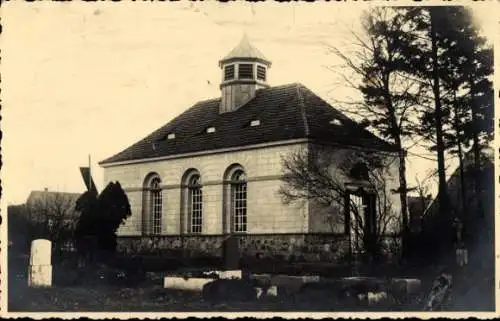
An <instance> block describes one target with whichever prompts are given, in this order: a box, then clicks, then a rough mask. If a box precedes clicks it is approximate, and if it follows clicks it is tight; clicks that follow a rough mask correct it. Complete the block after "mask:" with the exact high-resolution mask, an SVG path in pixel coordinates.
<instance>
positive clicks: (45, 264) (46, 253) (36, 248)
mask: <svg viewBox="0 0 500 321" xmlns="http://www.w3.org/2000/svg"><path fill="white" fill-rule="evenodd" d="M51 257H52V244H51V242H50V241H49V240H43V239H38V240H34V241H33V242H31V254H30V263H29V271H28V286H30V287H50V286H52V262H51Z"/></svg>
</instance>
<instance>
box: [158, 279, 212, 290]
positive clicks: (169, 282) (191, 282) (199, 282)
mask: <svg viewBox="0 0 500 321" xmlns="http://www.w3.org/2000/svg"><path fill="white" fill-rule="evenodd" d="M163 280H164V281H163V287H164V288H167V289H175V290H185V291H199V292H201V291H202V290H203V287H204V286H205V284H207V283H210V282H212V281H215V279H211V278H183V277H175V276H166V277H165V278H164V279H163Z"/></svg>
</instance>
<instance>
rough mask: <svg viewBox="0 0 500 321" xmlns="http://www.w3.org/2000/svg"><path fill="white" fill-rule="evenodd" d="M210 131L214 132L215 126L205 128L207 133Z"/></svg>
mask: <svg viewBox="0 0 500 321" xmlns="http://www.w3.org/2000/svg"><path fill="white" fill-rule="evenodd" d="M210 133H215V127H208V128H207V134H210Z"/></svg>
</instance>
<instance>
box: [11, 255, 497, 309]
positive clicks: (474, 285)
mask: <svg viewBox="0 0 500 321" xmlns="http://www.w3.org/2000/svg"><path fill="white" fill-rule="evenodd" d="M28 260H29V258H28V257H27V256H24V257H23V256H18V257H16V258H13V257H12V258H10V257H9V271H8V272H9V273H8V275H9V284H8V286H9V292H8V297H9V307H8V309H9V311H10V312H109V311H117V312H120V311H129V312H132V311H133V312H146V311H147V312H197V311H276V312H279V311H283V312H284V311H422V308H423V301H424V300H425V297H426V296H427V295H428V293H429V290H430V289H431V287H432V283H433V281H434V279H435V277H436V276H437V275H439V273H441V271H442V269H443V266H444V264H440V265H432V266H427V267H426V268H422V267H421V266H415V267H413V268H412V267H405V268H402V267H396V268H394V269H392V270H390V268H389V267H381V268H380V271H378V272H377V271H375V270H371V271H370V272H363V271H359V272H360V274H363V273H365V274H369V275H370V276H377V274H378V277H379V278H380V279H384V278H387V276H388V275H389V274H390V275H392V276H394V277H412V278H418V279H420V280H421V287H420V291H419V292H418V293H416V294H414V295H412V296H405V295H404V294H398V293H390V294H389V296H388V298H387V299H386V300H384V301H383V302H382V303H381V304H376V305H369V304H368V302H367V301H366V300H359V299H358V298H357V293H359V292H360V291H361V292H362V291H363V289H359V287H358V288H356V289H355V288H352V289H349V290H348V291H346V288H345V287H338V286H333V285H327V286H320V287H314V286H312V287H303V288H301V289H300V290H299V291H297V292H294V293H282V292H283V291H281V290H279V291H278V292H280V293H278V295H277V296H266V295H263V296H261V297H260V298H259V299H256V298H255V296H253V297H252V293H251V294H250V295H248V291H247V293H246V294H244V293H243V294H242V293H241V291H240V290H242V291H243V292H245V289H253V287H254V286H255V283H252V284H249V282H251V281H248V280H243V281H235V282H236V283H238V284H239V285H237V286H236V287H234V286H233V287H232V288H231V287H230V288H228V289H226V291H228V292H231V293H226V294H224V293H220V292H219V293H212V294H210V293H209V294H208V295H207V294H205V298H204V295H203V293H202V292H195V291H181V290H172V289H165V288H164V286H163V278H164V276H165V275H178V276H185V277H186V278H189V277H194V276H196V275H197V274H200V272H201V271H210V270H213V269H214V267H215V268H217V265H218V264H217V263H216V262H207V261H205V262H181V261H178V260H175V259H173V260H165V259H161V262H162V263H161V264H157V263H154V262H155V260H152V261H151V262H145V261H137V260H129V259H125V260H122V261H120V260H117V261H116V262H119V263H115V264H110V265H107V266H104V265H101V266H94V267H87V268H85V269H84V270H78V269H75V268H74V265H71V264H72V263H71V264H70V263H68V261H63V262H61V263H54V273H53V286H52V287H50V288H29V287H28V285H27V279H26V271H27V264H28ZM156 261H158V260H156ZM195 266H197V268H194V267H195ZM203 266H207V267H206V268H203ZM264 266H265V268H263V267H264ZM450 266H451V265H450ZM210 267H211V268H210ZM470 268H471V269H468V270H449V272H450V273H451V274H452V275H453V277H454V282H453V291H452V292H451V296H450V298H449V299H448V300H447V301H446V303H445V305H444V306H443V307H442V310H450V311H457V310H458V311H460V310H462V311H464V310H467V311H471V310H476V311H488V310H491V309H493V308H494V307H493V302H494V301H493V300H494V296H493V295H494V292H493V287H492V286H493V284H494V276H493V274H491V275H490V274H489V273H487V272H486V270H485V269H488V267H487V266H482V267H477V266H476V267H472V266H471V267H470ZM264 269H265V270H264ZM148 270H149V271H148ZM472 270H474V271H472ZM483 270H484V271H483ZM243 271H244V272H246V273H263V272H267V273H270V274H274V275H277V274H281V275H284V274H288V275H318V274H320V275H326V276H328V277H333V278H338V277H340V276H348V275H349V274H348V273H349V272H347V269H346V268H345V267H338V266H333V265H331V264H323V265H320V264H312V265H311V264H309V265H308V264H300V263H298V262H296V263H293V264H285V263H283V262H282V263H276V262H275V263H272V262H268V263H266V264H264V265H263V264H260V265H257V266H253V267H248V268H246V269H243ZM489 275H490V276H489ZM244 279H245V278H244ZM238 291H239V292H240V293H236V292H238ZM356 291H357V292H356ZM364 291H365V292H366V288H365V289H364ZM222 292H224V291H222ZM347 292H349V294H346V293H347ZM216 294H217V295H220V298H219V299H218V298H217V295H216Z"/></svg>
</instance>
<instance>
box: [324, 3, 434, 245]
mask: <svg viewBox="0 0 500 321" xmlns="http://www.w3.org/2000/svg"><path fill="white" fill-rule="evenodd" d="M404 12H405V10H404V9H394V8H391V7H377V8H372V9H370V11H369V12H367V13H366V14H365V16H364V18H363V20H362V27H363V33H355V32H352V33H351V36H352V39H354V43H353V44H352V46H353V48H355V49H354V50H353V52H346V51H342V50H340V49H338V48H337V47H334V46H330V45H327V46H328V48H329V49H330V52H332V53H333V54H334V55H335V56H337V57H338V58H340V59H341V61H342V66H341V67H343V68H339V69H333V68H332V70H333V71H334V72H336V73H337V74H338V75H340V77H341V79H342V82H343V83H344V84H346V85H347V86H348V87H349V88H351V89H355V90H356V91H358V92H359V93H361V94H362V99H352V100H348V101H345V100H338V102H339V105H340V107H341V108H342V106H344V107H343V111H344V112H346V113H349V114H351V115H354V116H355V117H357V118H360V119H361V120H363V122H364V124H366V125H367V126H371V128H372V129H373V130H375V131H376V132H377V133H378V134H379V135H381V136H382V137H384V138H385V139H388V140H390V141H391V142H392V143H394V144H395V145H396V146H397V148H398V150H399V155H398V157H399V162H398V166H399V184H400V186H399V188H398V189H397V192H398V193H399V194H400V202H401V212H402V215H401V220H402V222H401V225H402V228H403V236H406V235H407V234H408V233H409V229H408V227H409V224H408V205H407V193H408V192H409V189H408V187H407V181H406V150H405V149H409V148H411V147H412V146H415V145H416V144H418V143H419V140H416V141H415V140H414V139H413V138H412V135H411V132H412V128H413V127H414V124H413V120H414V119H415V118H416V114H417V112H418V110H417V107H418V106H419V104H421V103H422V100H425V96H426V92H425V84H424V83H422V82H421V81H420V80H419V79H418V78H417V77H413V76H412V75H411V74H409V73H408V72H407V69H408V63H407V55H408V54H407V49H408V47H409V44H410V43H412V41H413V40H414V39H413V37H414V34H413V33H409V32H408V28H409V25H408V20H407V19H405V16H404ZM405 145H406V146H405ZM409 145H412V146H409ZM404 243H405V242H403V244H404Z"/></svg>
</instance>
